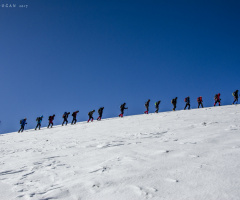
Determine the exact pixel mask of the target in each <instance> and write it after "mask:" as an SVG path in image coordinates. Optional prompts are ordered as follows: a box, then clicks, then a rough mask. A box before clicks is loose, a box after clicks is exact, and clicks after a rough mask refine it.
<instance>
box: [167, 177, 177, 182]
mask: <svg viewBox="0 0 240 200" xmlns="http://www.w3.org/2000/svg"><path fill="white" fill-rule="evenodd" d="M166 181H168V182H170V183H178V182H179V180H177V179H171V178H167V179H166Z"/></svg>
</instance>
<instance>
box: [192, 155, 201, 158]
mask: <svg viewBox="0 0 240 200" xmlns="http://www.w3.org/2000/svg"><path fill="white" fill-rule="evenodd" d="M189 156H190V157H192V158H199V157H200V156H198V155H189Z"/></svg>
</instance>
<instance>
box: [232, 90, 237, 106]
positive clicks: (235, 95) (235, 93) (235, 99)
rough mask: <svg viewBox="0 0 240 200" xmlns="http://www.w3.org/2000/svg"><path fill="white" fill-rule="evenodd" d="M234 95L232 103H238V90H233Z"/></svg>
mask: <svg viewBox="0 0 240 200" xmlns="http://www.w3.org/2000/svg"><path fill="white" fill-rule="evenodd" d="M233 97H234V101H233V103H232V104H234V103H235V102H236V104H237V103H238V90H236V91H235V92H233Z"/></svg>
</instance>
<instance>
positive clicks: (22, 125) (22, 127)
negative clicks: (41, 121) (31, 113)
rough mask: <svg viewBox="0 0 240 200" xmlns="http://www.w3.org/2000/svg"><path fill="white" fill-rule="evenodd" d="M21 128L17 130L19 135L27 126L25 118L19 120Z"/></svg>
mask: <svg viewBox="0 0 240 200" xmlns="http://www.w3.org/2000/svg"><path fill="white" fill-rule="evenodd" d="M20 124H21V128H20V129H19V131H18V132H19V133H20V132H23V130H24V127H25V125H26V124H27V118H24V119H21V120H20Z"/></svg>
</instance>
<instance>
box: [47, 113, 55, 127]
mask: <svg viewBox="0 0 240 200" xmlns="http://www.w3.org/2000/svg"><path fill="white" fill-rule="evenodd" d="M54 117H55V115H52V116H49V117H48V128H49V127H50V125H51V128H52V127H53V120H54Z"/></svg>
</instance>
